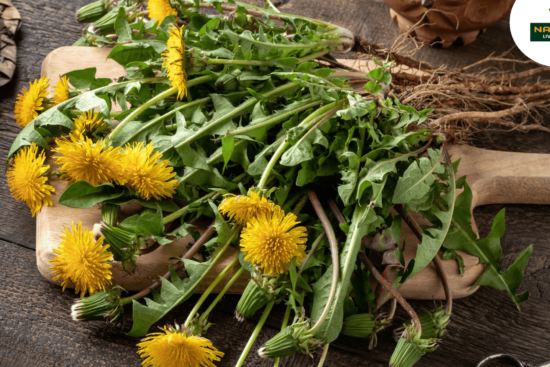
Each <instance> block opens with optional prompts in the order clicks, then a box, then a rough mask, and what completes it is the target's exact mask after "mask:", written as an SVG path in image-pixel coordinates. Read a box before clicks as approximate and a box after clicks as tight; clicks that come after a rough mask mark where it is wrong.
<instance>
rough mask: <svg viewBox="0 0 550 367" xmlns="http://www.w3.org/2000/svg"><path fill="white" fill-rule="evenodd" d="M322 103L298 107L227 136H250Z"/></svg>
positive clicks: (230, 132)
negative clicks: (253, 132)
mask: <svg viewBox="0 0 550 367" xmlns="http://www.w3.org/2000/svg"><path fill="white" fill-rule="evenodd" d="M321 103H323V102H322V101H315V102H311V103H308V104H306V105H304V106H302V107H298V108H296V109H295V110H292V111H289V112H285V113H283V114H280V115H278V116H277V115H276V116H274V117H272V118H270V119H268V120H265V121H262V122H260V123H257V124H253V125H248V126H245V127H241V128H240V129H237V130H233V131H228V132H227V134H228V135H248V134H249V133H250V132H252V131H255V130H258V129H261V128H265V127H266V126H267V127H269V126H270V125H274V124H277V123H279V122H282V121H284V120H286V119H288V118H290V117H291V116H292V115H294V114H295V113H297V112H302V111H306V110H308V109H310V108H312V107H316V106H319V105H320V104H321Z"/></svg>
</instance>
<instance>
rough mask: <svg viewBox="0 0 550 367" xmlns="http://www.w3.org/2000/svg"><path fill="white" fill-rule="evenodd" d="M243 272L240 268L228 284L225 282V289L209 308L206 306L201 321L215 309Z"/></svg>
mask: <svg viewBox="0 0 550 367" xmlns="http://www.w3.org/2000/svg"><path fill="white" fill-rule="evenodd" d="M244 271H245V268H243V267H241V268H240V269H239V270H238V271H237V272H236V273H235V275H233V277H232V278H231V279H230V280H229V282H227V284H226V285H225V287H224V288H223V289H222V291H221V292H220V293H218V296H217V297H216V298H215V299H214V301H212V303H211V304H210V306H208V308H207V309H206V311H204V312H203V313H202V315H201V319H203V320H206V318H207V317H208V315H209V314H210V312H211V311H212V310H213V309H214V307H216V305H217V304H218V302H219V301H220V300H221V299H222V297H223V296H224V295H225V294H226V293H227V291H228V290H229V289H230V288H231V287H232V286H233V284H235V282H236V281H237V280H238V279H239V278H240V277H241V275H243V273H244Z"/></svg>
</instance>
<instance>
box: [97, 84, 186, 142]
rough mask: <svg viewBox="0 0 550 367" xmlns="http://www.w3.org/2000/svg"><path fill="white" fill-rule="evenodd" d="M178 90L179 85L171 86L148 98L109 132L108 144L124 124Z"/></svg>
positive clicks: (106, 139)
mask: <svg viewBox="0 0 550 367" xmlns="http://www.w3.org/2000/svg"><path fill="white" fill-rule="evenodd" d="M177 91H178V88H177V87H173V88H170V89H168V90H166V91H164V92H162V93H159V94H157V95H156V96H155V97H153V98H151V99H150V100H148V101H147V102H145V103H144V104H142V105H141V106H139V107H138V108H136V109H135V110H134V111H133V112H132V113H130V114H129V115H128V116H126V118H125V119H124V120H122V121H121V122H120V124H118V126H117V127H115V128H114V130H113V131H111V133H110V134H109V136H107V138H105V142H106V144H107V145H109V144H110V143H111V141H112V140H113V138H114V137H115V135H116V134H118V133H119V131H120V130H122V128H123V127H124V126H126V124H128V123H129V122H130V121H132V120H133V119H135V118H136V117H138V116H139V115H141V113H142V112H143V111H145V110H146V109H148V108H149V107H151V106H152V105H154V104H156V103H157V102H160V101H162V100H163V99H165V98H166V97H169V96H171V95H172V94H174V93H177Z"/></svg>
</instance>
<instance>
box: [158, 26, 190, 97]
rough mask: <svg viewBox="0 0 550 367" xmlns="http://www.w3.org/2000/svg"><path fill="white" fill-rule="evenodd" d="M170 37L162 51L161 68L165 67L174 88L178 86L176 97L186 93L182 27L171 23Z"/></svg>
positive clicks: (183, 95)
mask: <svg viewBox="0 0 550 367" xmlns="http://www.w3.org/2000/svg"><path fill="white" fill-rule="evenodd" d="M168 33H170V38H169V39H168V41H167V42H166V46H167V48H166V51H164V52H163V53H162V55H161V56H162V58H163V59H164V62H163V63H162V67H163V68H167V73H168V79H170V81H171V82H172V83H171V85H172V87H174V88H178V99H182V98H183V97H185V96H186V95H187V86H186V83H187V73H186V72H185V63H184V58H185V42H183V28H179V27H178V26H177V25H175V24H172V25H171V26H170V29H169V31H168Z"/></svg>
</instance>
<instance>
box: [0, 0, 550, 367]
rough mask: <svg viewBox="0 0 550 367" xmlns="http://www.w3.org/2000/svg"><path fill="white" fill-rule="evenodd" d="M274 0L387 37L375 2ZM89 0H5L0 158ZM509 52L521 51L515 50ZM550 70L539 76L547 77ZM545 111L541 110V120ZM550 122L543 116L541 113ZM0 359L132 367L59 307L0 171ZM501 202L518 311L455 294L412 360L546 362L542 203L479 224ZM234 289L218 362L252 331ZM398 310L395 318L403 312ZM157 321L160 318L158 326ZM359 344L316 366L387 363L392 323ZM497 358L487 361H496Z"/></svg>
mask: <svg viewBox="0 0 550 367" xmlns="http://www.w3.org/2000/svg"><path fill="white" fill-rule="evenodd" d="M274 2H275V3H276V4H278V5H280V8H281V10H283V11H287V12H294V13H298V14H303V15H308V16H312V17H318V18H321V19H324V20H328V21H332V22H334V23H337V24H340V25H343V26H346V27H348V28H350V29H351V30H352V31H354V32H356V33H357V34H358V35H360V36H362V37H363V38H365V39H367V40H368V41H370V42H376V43H381V44H385V45H391V44H392V43H393V40H394V39H395V37H396V36H398V34H399V31H398V29H397V26H396V25H395V24H393V22H392V21H391V18H390V15H389V10H388V8H387V6H386V5H385V4H384V3H383V1H382V0H369V1H365V0H333V1H321V0H283V1H274ZM86 3H88V1H87V0H73V1H70V2H68V1H66V2H60V1H54V0H35V1H32V2H28V1H22V0H15V1H14V5H15V6H16V7H17V8H18V9H19V11H20V12H21V15H22V17H23V26H22V29H21V33H20V34H19V35H18V39H17V43H18V66H17V67H18V69H17V71H16V75H15V77H14V80H12V81H11V82H10V83H9V84H7V85H6V86H4V87H3V88H0V119H1V122H2V123H1V124H0V129H1V130H0V156H1V158H2V159H5V157H6V155H7V152H8V150H9V147H10V145H11V143H12V142H13V139H14V138H15V136H16V134H17V133H18V132H19V128H18V127H17V125H16V124H15V120H14V117H13V104H14V102H15V98H16V96H17V93H18V91H19V90H20V89H21V88H22V87H23V86H25V85H28V82H29V81H31V80H34V79H35V78H37V77H38V76H39V75H40V68H41V62H42V60H43V59H44V58H45V57H46V55H47V54H48V53H49V52H50V51H52V50H54V49H56V48H58V47H61V46H68V45H71V44H72V43H73V42H74V40H76V39H77V38H78V37H79V36H80V34H81V26H80V25H79V24H77V23H76V22H75V21H74V11H75V10H76V9H77V8H78V7H80V6H82V5H84V4H86ZM513 46H514V43H513V41H512V38H511V36H510V32H509V25H508V21H507V20H504V21H502V22H500V23H498V24H497V25H495V26H493V27H491V28H489V29H488V30H487V32H486V33H485V34H483V35H482V36H481V37H480V38H479V39H478V40H477V41H476V42H474V43H473V44H471V45H469V46H466V47H464V48H459V49H455V48H451V49H445V50H435V49H429V48H424V49H422V50H421V51H420V52H419V53H418V54H417V57H418V58H420V59H422V60H426V61H429V62H430V63H432V64H434V65H441V64H448V65H451V66H464V65H467V64H469V63H472V62H475V61H478V60H479V59H481V58H483V57H485V56H487V55H489V54H490V53H492V52H496V53H502V52H505V51H508V50H510V49H511V48H512V47H513ZM513 52H515V53H516V54H519V55H521V54H520V53H519V51H517V50H515V51H513ZM548 77H549V76H548V75H546V76H545V78H548ZM546 121H548V120H546ZM546 126H550V123H546ZM549 142H550V137H549V136H548V134H545V133H539V132H531V133H528V134H519V133H507V132H503V131H501V130H499V129H498V128H493V129H492V130H491V131H490V132H488V133H487V134H481V135H479V136H477V137H476V140H475V141H474V144H475V145H476V146H478V147H482V148H486V149H493V150H500V151H510V152H524V153H550V143H549ZM0 197H1V199H2V209H3V210H1V211H0V224H1V225H0V269H1V270H0V284H1V286H0V366H6V367H8V366H10V367H11V366H33V367H43V366H44V367H46V366H48V367H49V366H84V367H92V366H93V367H95V366H108V367H111V366H113V367H115V366H116V367H118V366H131V367H133V366H136V367H137V366H139V365H140V360H139V358H138V355H137V353H136V351H137V349H136V347H135V343H136V342H137V341H138V340H137V339H134V338H128V337H125V336H124V334H123V333H122V332H121V331H120V330H118V329H116V328H114V327H112V326H110V325H107V324H105V323H103V322H91V323H75V322H73V321H72V320H71V319H70V316H69V307H70V305H71V304H72V302H73V300H74V299H75V298H76V296H75V295H73V294H72V293H71V292H65V293H62V292H61V289H60V288H59V287H58V286H56V285H53V284H51V283H49V282H47V281H46V280H44V279H43V277H42V276H41V274H40V273H39V271H38V269H37V268H36V263H35V262H36V253H35V251H34V244H35V232H36V225H35V220H34V219H33V218H31V216H30V213H29V210H28V208H27V207H26V206H25V205H24V204H21V203H18V202H16V201H15V200H13V199H12V198H11V196H10V194H9V190H8V186H7V183H6V177H5V175H0ZM503 207H506V227H507V228H506V234H505V236H504V238H503V241H502V243H503V249H504V256H503V263H502V265H503V267H504V268H506V267H507V266H508V265H510V264H511V263H512V261H513V259H514V258H515V257H516V256H517V255H518V254H519V253H520V252H521V251H522V250H523V249H524V248H525V247H527V246H528V245H530V244H533V245H534V252H533V257H532V259H531V261H530V263H529V265H528V266H527V269H526V272H525V280H524V285H523V286H522V290H525V289H528V290H530V292H531V299H530V300H529V301H527V302H526V303H524V304H522V309H521V311H518V310H517V309H516V308H515V307H514V305H513V304H512V302H511V301H510V300H509V299H508V296H507V295H506V293H505V292H499V291H495V290H492V289H488V288H482V289H481V290H479V291H478V292H477V293H476V294H474V295H472V296H471V297H468V298H464V299H461V300H457V301H456V302H455V305H454V312H453V318H452V320H451V324H450V325H449V328H448V337H447V338H446V339H445V341H444V342H443V344H442V345H441V346H440V347H439V349H438V350H437V351H436V352H435V353H431V354H429V355H427V356H425V357H424V358H423V359H422V360H421V361H420V362H419V363H418V364H417V366H420V367H433V366H442V365H447V366H453V367H455V366H456V367H470V366H475V364H476V363H477V362H478V361H479V360H480V359H482V358H483V357H485V356H486V355H488V354H492V353H498V352H507V353H512V354H516V355H517V356H519V357H520V358H521V359H523V360H524V361H525V362H527V363H530V364H533V365H537V364H540V363H542V362H543V361H546V360H550V351H549V350H548V347H547V346H548V345H549V344H550V333H548V330H550V256H549V254H550V241H549V240H548V239H549V238H550V221H549V220H548V218H550V206H545V205H517V204H516V205H505V206H503V205H486V206H482V207H478V208H477V209H476V210H475V217H476V222H477V226H478V228H479V231H480V234H481V235H482V236H483V235H487V234H488V232H489V231H490V228H491V224H492V218H493V217H494V215H496V213H498V211H499V210H500V209H502V208H503ZM193 300H196V298H193V299H191V300H189V301H188V302H186V303H185V304H183V305H182V306H180V307H178V308H177V309H175V310H174V311H172V312H171V313H170V314H169V315H168V317H167V318H166V320H163V323H165V322H166V323H169V322H172V321H174V320H176V321H178V322H182V321H183V320H184V319H185V317H186V316H187V313H188V312H189V310H190V308H191V306H192V304H193ZM237 301H238V297H237V296H227V297H225V298H224V300H223V302H222V304H220V305H219V306H218V307H217V308H216V309H215V310H214V311H213V312H212V314H211V320H210V321H211V322H214V323H215V324H216V325H215V326H214V327H213V328H212V329H211V331H209V332H208V334H207V336H208V338H210V339H212V341H213V342H214V344H215V345H216V346H217V347H218V348H219V349H220V350H222V351H223V352H225V353H226V355H225V357H224V359H223V360H222V362H220V363H219V364H218V366H220V367H229V366H234V365H235V362H236V361H237V359H238V357H239V355H240V352H241V351H242V349H243V347H244V346H245V344H246V341H247V337H248V335H250V333H251V332H252V329H253V328H254V325H255V322H254V321H250V320H247V321H245V322H244V323H243V324H239V323H237V322H236V321H235V319H234V318H233V317H232V311H233V310H234V307H235V305H236V302H237ZM412 305H413V307H414V308H415V309H417V310H419V311H420V312H422V311H425V310H428V309H430V308H431V307H433V302H431V301H413V302H412ZM283 313H284V308H283V307H281V306H277V307H275V308H274V311H273V312H272V314H271V315H270V317H269V318H268V322H267V324H266V325H267V326H266V327H265V328H264V330H263V331H262V333H261V334H260V336H259V338H258V341H257V342H256V345H255V346H254V348H253V350H256V349H257V347H259V345H260V344H261V343H263V342H265V341H266V340H267V339H269V338H270V337H271V336H273V335H274V334H275V333H276V331H277V330H276V329H277V328H278V327H279V325H280V322H281V319H282V315H283ZM405 318H406V316H405V314H404V313H403V312H402V311H401V310H400V311H399V313H398V314H397V320H404V319H405ZM159 326H160V324H159ZM367 344H368V343H367V342H366V341H363V340H358V339H352V338H345V337H341V338H339V339H338V340H337V341H335V342H334V343H333V344H332V345H331V348H330V351H329V355H328V359H327V362H326V363H325V366H329V367H343V366H350V365H353V366H358V367H367V366H368V367H370V366H385V365H386V366H387V361H388V360H389V357H390V355H391V351H392V350H393V348H394V346H395V343H394V342H393V341H392V340H391V332H390V331H383V332H382V334H381V335H380V338H379V343H378V347H377V348H376V349H375V350H374V351H368V350H367ZM317 360H318V356H316V358H315V359H311V358H309V357H307V356H293V357H290V358H285V359H282V360H281V366H284V367H306V366H316V365H317V364H316V363H317ZM245 365H246V366H254V367H268V366H272V362H271V361H267V360H262V359H260V358H259V357H257V355H255V354H253V353H251V354H250V356H249V358H248V359H247V361H246V363H245ZM505 365H506V364H500V365H499V364H494V366H505Z"/></svg>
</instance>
